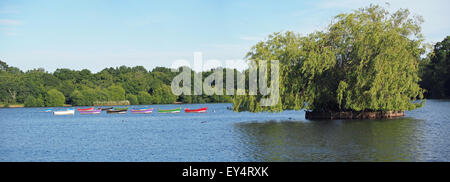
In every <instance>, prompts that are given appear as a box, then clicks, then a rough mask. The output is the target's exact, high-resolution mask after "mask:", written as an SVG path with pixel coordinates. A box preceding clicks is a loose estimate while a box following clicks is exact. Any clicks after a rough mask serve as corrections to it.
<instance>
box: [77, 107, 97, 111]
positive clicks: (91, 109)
mask: <svg viewBox="0 0 450 182" xmlns="http://www.w3.org/2000/svg"><path fill="white" fill-rule="evenodd" d="M93 110H94V107H90V108H86V109H81V108H77V111H93Z"/></svg>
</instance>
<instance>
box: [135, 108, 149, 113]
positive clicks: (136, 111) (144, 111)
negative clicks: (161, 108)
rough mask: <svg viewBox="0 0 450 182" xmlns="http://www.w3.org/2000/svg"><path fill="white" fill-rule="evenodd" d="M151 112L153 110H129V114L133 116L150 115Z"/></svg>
mask: <svg viewBox="0 0 450 182" xmlns="http://www.w3.org/2000/svg"><path fill="white" fill-rule="evenodd" d="M152 112H153V108H147V109H131V113H133V114H150V113H152Z"/></svg>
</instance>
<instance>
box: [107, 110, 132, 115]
mask: <svg viewBox="0 0 450 182" xmlns="http://www.w3.org/2000/svg"><path fill="white" fill-rule="evenodd" d="M127 111H128V110H109V111H106V113H108V114H125V113H127Z"/></svg>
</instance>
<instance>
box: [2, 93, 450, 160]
mask: <svg viewBox="0 0 450 182" xmlns="http://www.w3.org/2000/svg"><path fill="white" fill-rule="evenodd" d="M204 105H207V106H208V107H209V109H208V113H179V114H158V113H153V114H147V115H145V114H143V115H137V114H130V113H128V114H123V115H121V114H106V113H102V114H100V115H79V114H78V113H76V114H75V116H53V115H52V113H42V112H39V111H41V110H43V109H44V108H9V109H0V161H450V124H449V121H450V101H449V100H446V101H444V100H428V101H427V103H426V105H425V107H423V108H421V109H418V110H414V111H411V112H407V113H406V114H407V116H406V117H404V118H400V119H386V120H334V121H310V120H305V119H304V114H305V113H304V111H285V112H282V113H248V112H243V113H235V112H233V111H230V110H227V107H230V106H231V104H202V105H181V106H182V107H183V108H184V107H190V108H191V107H192V108H199V107H202V106H204ZM153 107H154V108H161V109H168V108H174V107H178V106H174V105H160V106H153ZM213 111H215V112H213Z"/></svg>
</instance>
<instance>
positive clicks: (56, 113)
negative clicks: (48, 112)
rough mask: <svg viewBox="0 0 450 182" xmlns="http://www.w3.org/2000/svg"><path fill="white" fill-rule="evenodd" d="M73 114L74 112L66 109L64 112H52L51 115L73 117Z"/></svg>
mask: <svg viewBox="0 0 450 182" xmlns="http://www.w3.org/2000/svg"><path fill="white" fill-rule="evenodd" d="M74 114H75V110H73V109H68V110H65V111H53V115H58V116H60V115H74Z"/></svg>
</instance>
